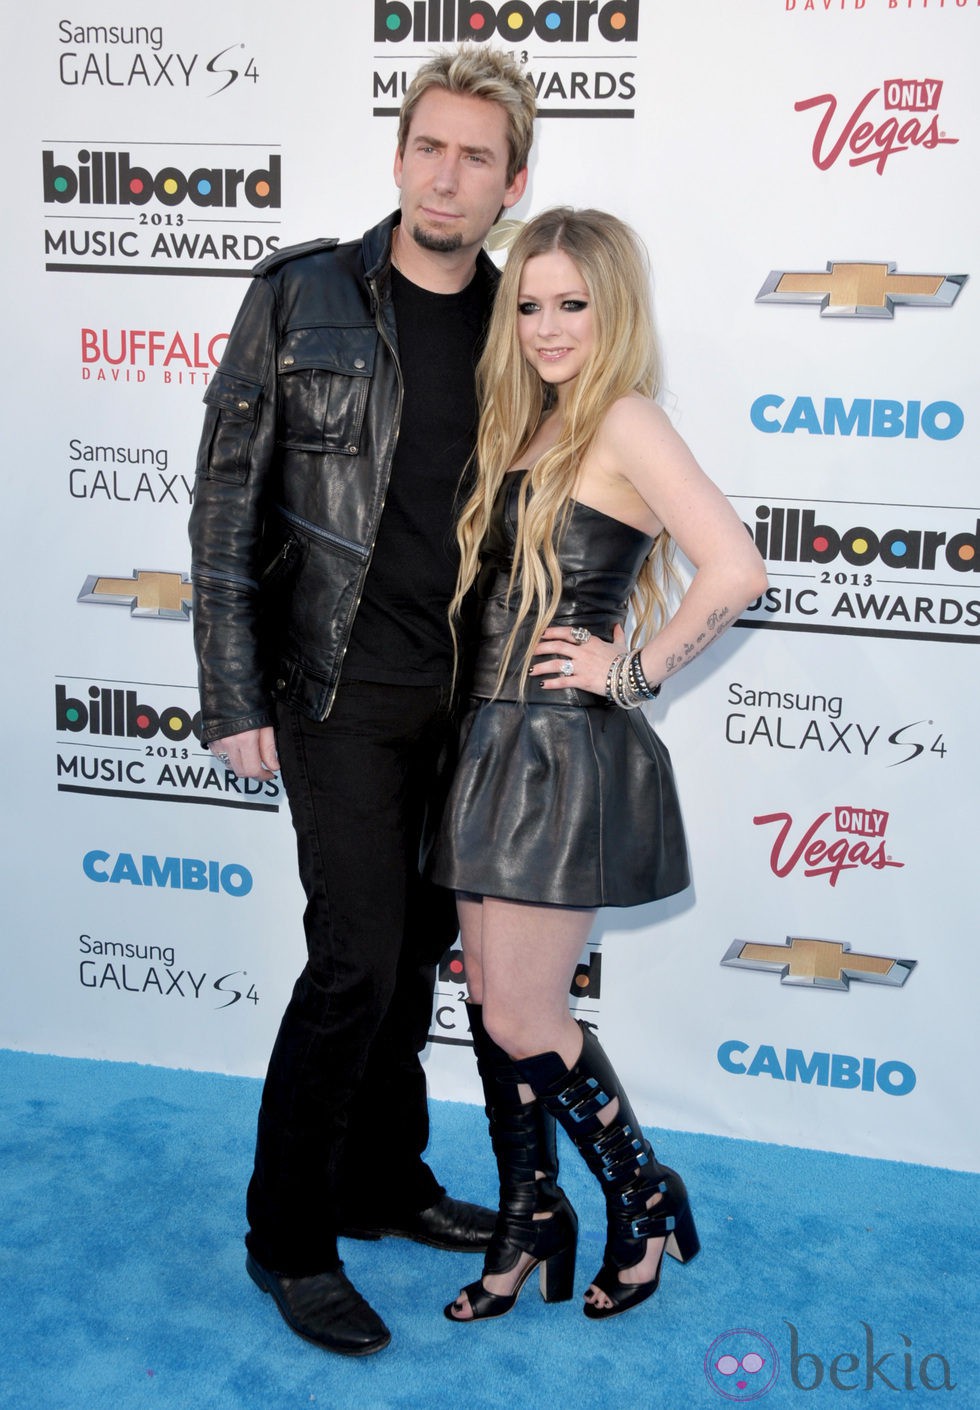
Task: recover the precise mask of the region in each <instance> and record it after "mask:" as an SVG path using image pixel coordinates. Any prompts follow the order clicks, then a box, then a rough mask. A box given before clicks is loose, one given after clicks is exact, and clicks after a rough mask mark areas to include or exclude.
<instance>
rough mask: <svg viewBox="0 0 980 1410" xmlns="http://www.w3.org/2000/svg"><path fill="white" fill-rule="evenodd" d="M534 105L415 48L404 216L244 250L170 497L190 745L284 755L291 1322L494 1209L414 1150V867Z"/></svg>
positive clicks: (490, 66)
mask: <svg viewBox="0 0 980 1410" xmlns="http://www.w3.org/2000/svg"><path fill="white" fill-rule="evenodd" d="M533 119H534V91H533V87H532V85H531V84H530V82H529V80H528V79H527V78H526V77H525V76H524V75H522V74H521V72H520V69H519V68H518V67H517V65H516V64H515V63H514V62H513V61H512V60H511V59H510V58H509V57H508V56H507V55H505V54H503V53H500V52H496V51H493V50H491V49H488V48H486V47H481V46H463V47H462V48H461V49H459V50H457V51H454V52H451V53H446V54H441V55H439V56H437V57H436V58H435V59H433V60H431V61H430V62H428V63H426V64H425V65H424V66H423V67H422V68H421V69H420V70H419V72H418V74H417V75H416V77H415V79H414V81H413V83H412V84H411V86H410V87H409V89H408V92H407V93H406V96H405V101H404V103H403V105H402V110H401V116H400V122H399V131H398V146H397V155H396V157H395V165H394V176H395V183H396V185H397V186H398V187H399V189H400V191H401V200H400V212H396V213H395V214H394V215H393V216H390V217H389V218H388V219H387V220H385V221H383V222H382V223H381V224H380V225H378V226H376V227H374V228H373V229H371V230H369V231H367V232H366V233H365V234H364V236H363V237H362V238H361V239H360V240H357V241H351V242H348V243H346V244H338V243H337V242H336V241H334V240H330V241H327V240H318V241H314V242H312V243H311V244H310V245H306V246H298V247H294V248H292V249H289V250H284V251H281V252H278V253H277V254H275V255H273V256H271V257H270V258H269V259H267V260H265V261H263V263H262V264H260V265H259V266H258V267H257V268H256V270H255V275H256V276H257V277H256V279H255V281H254V283H253V284H252V285H251V286H250V289H249V292H248V295H247V296H246V299H245V301H244V303H243V305H242V308H241V311H240V313H239V315H238V318H237V320H236V322H235V326H234V328H233V329H232V332H231V336H230V338H229V340H228V344H227V349H226V352H225V355H224V358H223V359H222V363H221V367H220V368H219V370H218V371H217V372H216V373H215V374H214V376H213V378H212V380H211V383H210V385H209V387H208V391H207V394H206V396H205V401H206V403H207V406H208V410H207V414H206V418H205V424H204V433H203V437H202V442H201V450H200V454H199V459H198V472H197V484H196V489H195V497H194V507H193V510H192V513H191V521H190V533H191V542H192V547H193V574H194V593H195V646H196V649H197V654H198V659H199V663H200V679H201V703H202V715H203V720H204V733H203V739H204V742H205V743H206V744H209V745H210V747H211V749H212V750H213V752H214V753H215V754H216V755H217V756H218V757H219V758H220V759H222V760H223V761H224V762H225V764H226V766H227V767H230V768H232V769H233V770H234V771H235V772H236V773H237V774H238V775H239V776H241V777H249V778H261V777H268V776H269V775H270V774H271V773H273V772H275V771H276V770H277V769H279V768H280V760H281V768H282V774H283V779H284V782H285V786H286V791H287V793H288V796H289V801H290V808H291V812H292V817H293V824H294V827H295V830H296V835H297V846H298V853H299V868H300V875H301V879H302V882H303V885H304V888H305V891H306V897H307V907H306V912H305V919H304V924H305V930H306V939H307V949H308V962H307V964H306V967H305V968H304V970H303V972H302V974H301V975H300V977H299V979H298V980H297V983H296V987H295V989H294V991H293V996H292V999H291V1000H290V1003H289V1006H288V1008H287V1010H286V1013H285V1015H284V1017H283V1021H282V1025H281V1028H280V1030H279V1035H278V1038H277V1040H276V1044H275V1047H274V1049H273V1053H272V1057H271V1059H270V1064H269V1070H268V1074H267V1077H266V1082H265V1087H264V1089H263V1094H262V1106H261V1110H260V1113H259V1123H258V1141H257V1146H256V1157H255V1168H254V1172H253V1175H252V1179H251V1182H250V1184H249V1189H248V1200H247V1213H248V1221H249V1232H248V1234H247V1236H246V1244H247V1247H248V1256H247V1260H246V1263H247V1268H248V1271H249V1273H250V1275H251V1276H252V1278H253V1279H254V1281H255V1282H256V1283H257V1284H258V1286H259V1287H260V1288H262V1289H263V1290H264V1291H266V1292H269V1293H271V1294H272V1296H273V1297H274V1298H275V1300H276V1303H277V1304H278V1306H279V1310H280V1311H281V1313H282V1315H283V1317H284V1318H285V1320H286V1321H287V1323H288V1324H289V1325H290V1327H291V1328H292V1329H293V1330H294V1331H295V1332H297V1333H298V1334H299V1335H300V1336H303V1337H306V1338H307V1339H308V1340H310V1341H313V1342H315V1343H317V1344H318V1345H320V1346H322V1347H324V1348H326V1349H328V1350H332V1351H337V1352H340V1353H342V1354H347V1355H363V1354H366V1353H368V1352H372V1351H378V1350H380V1349H381V1348H382V1347H383V1346H385V1345H386V1344H387V1342H388V1341H389V1340H390V1333H389V1331H388V1329H387V1327H386V1326H385V1324H384V1322H383V1321H382V1319H381V1318H380V1316H378V1314H377V1313H376V1312H375V1311H374V1310H373V1308H371V1307H370V1306H369V1304H368V1303H367V1302H366V1301H365V1300H364V1299H363V1298H362V1297H361V1296H360V1294H359V1293H358V1292H357V1291H356V1290H355V1289H354V1288H353V1286H352V1285H351V1284H350V1282H349V1281H348V1280H347V1278H346V1277H345V1275H344V1272H343V1264H342V1263H341V1262H340V1259H339V1257H338V1252H337V1234H338V1233H342V1234H343V1233H346V1234H349V1235H353V1236H354V1237H360V1238H367V1239H371V1238H377V1237H380V1236H381V1235H382V1234H400V1235H403V1236H405V1237H408V1238H414V1239H417V1240H419V1241H421V1242H423V1243H429V1244H433V1245H435V1246H436V1247H438V1248H451V1249H474V1250H478V1249H482V1248H484V1247H486V1244H487V1242H488V1240H489V1236H490V1233H491V1230H492V1226H493V1215H492V1214H491V1212H490V1211H489V1210H485V1209H480V1208H478V1207H477V1206H474V1205H470V1204H465V1203H462V1202H460V1201H456V1200H453V1199H451V1198H450V1197H449V1196H448V1195H447V1194H446V1193H445V1191H444V1190H443V1188H442V1186H441V1185H439V1184H438V1182H437V1181H436V1179H435V1176H434V1175H433V1174H432V1172H431V1171H430V1170H429V1168H428V1166H427V1165H426V1164H425V1163H424V1161H423V1159H422V1153H423V1151H424V1150H425V1147H426V1145H427V1143H428V1117H427V1109H426V1091H425V1076H424V1073H423V1071H422V1067H421V1064H420V1061H419V1053H420V1052H421V1050H422V1048H423V1047H424V1045H425V1042H426V1040H427V1034H428V1025H429V1021H430V1017H431V1007H432V991H433V983H434V978H435V971H436V965H437V964H438V961H439V959H440V958H441V956H442V954H443V953H444V952H445V950H446V948H447V946H448V945H449V944H450V943H451V942H452V940H453V938H454V937H455V934H456V924H455V916H454V914H453V906H452V899H451V897H450V896H449V894H448V893H445V892H440V891H438V890H437V889H436V888H434V887H432V886H430V885H429V884H428V883H427V882H426V881H425V880H424V879H423V877H422V875H421V872H420V857H421V855H422V854H424V851H425V847H426V844H427V841H428V839H429V833H430V824H431V822H432V820H433V818H434V816H435V814H436V812H437V810H438V802H439V799H438V791H439V786H440V785H439V779H440V763H441V761H443V758H444V755H445V751H446V746H447V739H448V736H449V728H448V726H449V716H450V706H451V701H450V694H451V688H452V676H453V650H452V642H451V638H450V633H449V627H448V620H447V604H448V602H449V598H450V596H451V593H452V590H453V587H454V584H455V576H456V550H455V536H454V533H453V522H452V521H453V509H454V505H455V502H456V498H457V493H458V487H459V482H460V479H461V477H462V475H463V473H464V470H465V467H466V463H467V460H468V458H469V456H470V453H471V451H472V448H473V442H474V434H475V426H476V398H475V389H474V382H473V369H474V365H475V359H476V357H477V356H478V353H479V350H480V346H481V342H482V338H483V333H484V330H485V326H486V320H487V317H488V315H489V308H490V303H491V300H492V296H493V290H494V287H495V284H496V279H497V275H496V271H495V269H494V267H493V265H492V263H491V262H490V260H489V259H488V257H487V256H486V254H485V253H483V252H482V245H483V241H484V238H485V237H486V235H487V232H488V230H489V229H490V226H491V225H492V224H493V223H494V221H495V220H496V219H497V218H498V217H499V215H500V214H501V213H502V211H503V210H504V209H506V208H508V207H510V206H512V205H514V204H515V203H516V202H517V201H518V200H519V199H520V197H521V195H522V194H523V192H524V188H525V185H526V182H527V157H528V151H529V149H530V145H531V137H532V125H533Z"/></svg>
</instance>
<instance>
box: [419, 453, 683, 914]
mask: <svg viewBox="0 0 980 1410" xmlns="http://www.w3.org/2000/svg"><path fill="white" fill-rule="evenodd" d="M521 473H522V472H513V473H512V474H510V475H509V476H508V477H507V479H506V480H505V481H504V484H503V486H502V488H501V492H500V495H499V497H498V501H497V508H496V511H495V514H494V521H493V525H492V527H491V532H490V534H489V535H488V539H487V543H486V545H485V551H484V554H483V566H482V568H481V573H480V578H479V581H478V583H477V597H478V600H479V612H478V626H477V629H478V633H479V643H478V650H477V658H476V662H475V667H474V678H473V685H472V692H471V699H470V702H469V709H468V710H467V712H466V714H465V716H464V718H463V721H462V726H461V732H460V746H459V760H458V764H457V768H456V772H455V775H454V778H453V782H452V785H451V788H450V792H449V798H448V802H447V806H446V810H445V813H444V816H443V820H442V825H441V828H440V832H439V836H438V839H437V842H436V847H435V852H434V858H433V865H432V870H431V875H432V877H433V880H435V881H436V882H438V883H439V884H440V885H441V886H448V887H450V888H453V889H455V890H457V891H466V892H470V893H473V894H475V895H480V896H497V897H504V898H506V899H509V900H515V901H518V900H519V901H529V902H536V903H538V904H547V905H559V906H587V907H592V906H636V905H640V904H642V903H643V902H646V901H653V900H658V899H660V898H662V897H664V896H671V895H673V894H674V893H675V892H677V891H683V890H684V888H685V887H686V886H687V885H688V884H689V881H690V877H689V872H688V861H687V846H686V843H685V839H684V829H683V824H682V822H681V813H680V805H679V803H678V800H677V793H676V789H675V786H674V777H673V772H672V770H671V765H670V756H669V755H668V753H667V750H666V749H665V747H664V745H663V743H662V742H661V741H660V739H659V738H658V737H657V735H656V734H655V733H654V731H653V730H652V729H651V727H650V725H649V722H648V721H647V719H646V717H645V716H644V714H643V712H642V711H641V710H630V711H627V710H622V709H620V708H619V706H616V705H611V704H609V703H608V702H607V701H606V700H604V699H603V698H602V697H601V696H597V695H593V694H591V693H590V692H588V691H584V690H578V689H575V688H571V687H570V688H563V689H561V690H553V691H552V690H549V691H542V690H541V689H540V687H539V685H538V682H537V681H536V680H535V679H534V678H533V677H532V678H531V679H530V680H528V681H527V683H526V684H527V689H526V691H525V698H524V700H523V701H522V700H521V698H520V694H521V692H520V671H521V662H522V661H523V657H524V651H525V650H526V647H527V642H528V639H529V637H530V628H528V629H527V632H526V634H525V635H524V636H519V637H518V639H517V642H516V644H515V648H514V652H513V655H512V657H511V666H510V667H509V671H508V676H507V678H506V679H505V681H504V683H503V687H502V689H501V691H500V693H499V694H497V695H496V697H495V698H492V699H491V697H492V696H494V686H495V683H496V679H497V672H498V668H499V665H500V660H501V655H502V650H503V645H504V643H505V642H506V640H507V636H508V634H509V632H510V630H511V628H512V626H513V612H512V610H511V607H510V605H509V603H508V600H507V581H508V576H509V573H510V567H511V561H512V557H513V552H514V543H515V534H516V519H517V494H518V489H519V485H520V474H521ZM652 546H653V541H652V540H651V539H650V538H649V537H648V536H647V535H646V534H643V533H641V532H640V531H639V530H638V529H634V528H633V527H632V526H631V525H629V524H624V523H623V522H621V521H620V520H619V519H613V518H611V517H610V516H609V515H607V514H603V513H601V512H600V511H599V510H597V509H592V508H590V507H589V506H588V505H584V504H578V503H575V504H574V505H573V507H572V510H571V513H570V516H569V519H568V522H567V525H566V528H565V532H564V534H563V536H562V538H561V542H560V545H559V550H558V560H559V563H560V565H561V571H562V592H561V599H560V602H559V606H558V611H557V613H556V615H555V619H554V620H555V624H556V625H561V626H565V625H568V626H583V627H588V628H589V630H590V631H591V632H592V633H593V634H594V635H596V636H600V637H602V638H603V639H604V640H606V641H611V640H612V635H613V627H614V626H615V625H616V624H617V623H620V624H622V623H623V622H624V621H625V617H626V609H627V602H628V599H629V596H630V593H631V592H632V590H633V587H634V585H635V583H636V579H637V575H638V574H639V571H640V569H641V567H642V566H643V563H644V560H645V559H646V557H647V555H648V554H649V552H650V549H651V548H652Z"/></svg>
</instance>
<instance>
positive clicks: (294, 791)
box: [245, 681, 457, 1277]
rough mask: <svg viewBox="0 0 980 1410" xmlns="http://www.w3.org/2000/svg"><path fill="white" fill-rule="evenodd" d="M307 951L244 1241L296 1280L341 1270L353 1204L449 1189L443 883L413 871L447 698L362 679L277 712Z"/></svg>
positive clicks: (269, 1082)
mask: <svg viewBox="0 0 980 1410" xmlns="http://www.w3.org/2000/svg"><path fill="white" fill-rule="evenodd" d="M277 735H278V746H279V758H280V761H281V764H282V775H283V780H284V783H285V786H286V792H287V794H288V797H289V804H290V809H291V812H292V817H293V826H294V827H295V829H296V837H297V848H298V853H299V870H300V877H301V880H302V882H303V887H304V889H305V892H306V897H307V906H306V912H305V916H304V925H305V930H306V942H307V952H308V961H307V964H306V967H305V968H304V970H303V972H302V974H301V975H300V976H299V979H298V980H297V982H296V986H295V988H294V990H293V995H292V998H291V1000H290V1002H289V1005H288V1007H287V1009H286V1012H285V1014H284V1016H283V1020H282V1024H281V1026H280V1029H279V1035H278V1037H277V1039H276V1043H275V1046H274V1048H273V1051H272V1057H271V1059H270V1061H269V1069H268V1073H267V1075H266V1080H265V1086H264V1088H263V1092H262V1105H261V1109H260V1112H259V1122H258V1141H257V1145H256V1154H255V1169H254V1172H253V1175H252V1179H251V1182H250V1184H249V1188H248V1199H247V1213H248V1222H249V1226H250V1228H249V1233H248V1234H247V1235H246V1240H245V1241H246V1243H247V1245H248V1247H249V1249H250V1250H251V1251H252V1253H253V1254H254V1255H255V1257H256V1258H257V1259H258V1261H259V1262H260V1263H262V1264H264V1265H265V1266H266V1267H268V1268H272V1269H274V1270H276V1271H277V1272H280V1273H287V1274H291V1275H293V1276H296V1277H300V1276H305V1275H308V1274H312V1273H317V1272H322V1271H325V1270H326V1269H329V1268H332V1267H336V1265H337V1244H336V1231H337V1228H338V1226H340V1225H341V1224H342V1223H343V1222H344V1220H345V1218H347V1217H350V1216H354V1217H356V1214H357V1211H358V1209H360V1210H363V1211H364V1212H365V1213H372V1214H373V1216H374V1218H373V1222H375V1223H385V1222H387V1221H388V1219H389V1218H390V1217H392V1216H395V1215H398V1214H399V1213H407V1212H413V1211H415V1210H418V1209H424V1208H426V1207H427V1206H428V1205H430V1204H432V1203H433V1202H434V1201H435V1200H436V1199H438V1198H439V1195H440V1194H441V1193H442V1187H441V1186H440V1185H439V1184H438V1182H437V1181H436V1179H435V1176H434V1175H433V1174H432V1172H431V1171H430V1170H429V1168H428V1166H427V1165H426V1164H425V1163H424V1161H423V1160H422V1152H423V1151H424V1150H425V1147H426V1145H427V1144H428V1138H429V1125H428V1111H427V1106H426V1086H425V1074H424V1072H423V1070H422V1066H421V1062H420V1060H419V1054H420V1053H421V1051H422V1049H423V1047H424V1046H425V1043H426V1041H427V1038H428V1031H429V1024H430V1021H431V1016H432V993H433V985H434V982H435V975H436V967H437V965H438V963H439V960H440V959H441V957H442V955H443V954H444V952H445V950H446V949H447V948H448V946H449V945H450V944H451V943H452V941H453V939H454V937H455V935H456V928H457V927H456V916H455V906H454V902H453V897H452V894H451V893H450V892H447V891H444V890H442V889H441V888H439V887H435V886H432V885H431V884H430V883H428V882H427V881H425V880H423V878H422V877H421V875H420V862H419V859H420V846H421V844H423V842H424V841H425V840H426V839H427V837H428V834H429V832H430V831H431V827H432V825H433V824H434V823H435V822H437V821H438V811H439V807H440V804H441V799H442V794H443V792H444V782H445V773H446V767H447V759H446V755H447V752H448V741H449V736H450V720H449V703H448V691H447V690H445V689H439V688H435V687H431V688H430V687H428V686H421V687H418V686H392V685H378V684H374V683H371V682H360V681H352V682H350V683H348V684H345V685H342V686H341V688H340V690H339V691H338V693H337V698H336V700H335V702H334V706H333V710H332V711H331V714H330V716H329V717H328V718H327V719H326V720H325V721H323V722H322V723H317V722H315V721H313V720H309V719H307V718H306V717H305V716H303V715H300V714H299V713H298V712H296V711H295V710H292V709H288V708H285V707H280V708H279V712H278V722H277Z"/></svg>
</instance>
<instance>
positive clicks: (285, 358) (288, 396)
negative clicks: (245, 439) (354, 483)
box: [277, 324, 378, 455]
mask: <svg viewBox="0 0 980 1410" xmlns="http://www.w3.org/2000/svg"><path fill="white" fill-rule="evenodd" d="M377 345H378V334H377V330H376V329H375V327H374V325H373V324H370V325H366V326H364V327H354V328H350V327H346V328H338V327H334V328H295V329H293V330H292V331H291V332H289V333H287V334H286V336H285V337H284V338H283V340H282V343H281V344H280V347H279V351H278V357H277V370H278V373H279V413H280V414H279V433H278V441H279V444H280V445H281V446H283V447H284V448H285V449H287V450H307V451H317V452H320V453H321V454H322V453H324V452H326V453H329V454H331V455H357V453H358V451H359V450H360V446H361V434H362V431H363V429H364V413H365V410H366V408H367V400H368V392H369V390H370V387H371V377H372V375H373V373H374V359H375V354H376V351H377Z"/></svg>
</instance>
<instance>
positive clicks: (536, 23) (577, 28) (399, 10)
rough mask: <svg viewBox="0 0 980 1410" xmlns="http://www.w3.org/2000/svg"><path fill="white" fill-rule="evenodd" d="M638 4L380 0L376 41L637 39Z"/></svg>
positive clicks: (615, 0) (612, 0) (628, 0)
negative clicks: (495, 38) (406, 1)
mask: <svg viewBox="0 0 980 1410" xmlns="http://www.w3.org/2000/svg"><path fill="white" fill-rule="evenodd" d="M639 8H640V7H639V0H607V3H606V4H604V5H599V4H598V3H597V0H545V3H543V4H538V5H533V4H526V3H524V0H506V3H504V4H499V3H495V4H489V3H488V0H409V3H403V0H375V2H374V41H375V43H376V44H384V43H391V42H394V43H401V42H402V41H403V40H406V39H409V38H411V39H413V40H414V41H415V42H416V43H418V44H422V43H430V44H431V43H436V42H437V43H453V42H459V41H462V40H467V39H468V40H473V41H476V42H477V43H485V42H486V41H487V40H489V39H493V38H494V37H497V38H498V39H503V40H508V39H509V40H513V41H514V42H515V43H518V42H520V41H522V40H525V39H530V38H531V36H532V35H533V36H534V37H535V38H536V39H541V40H544V42H545V43H546V44H582V43H585V42H588V41H589V40H592V39H595V38H596V37H597V36H599V37H601V38H602V39H607V40H610V41H612V42H617V41H618V42H622V41H626V42H628V43H633V42H634V41H635V40H636V38H637V34H638V32H639ZM593 22H594V27H593Z"/></svg>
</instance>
